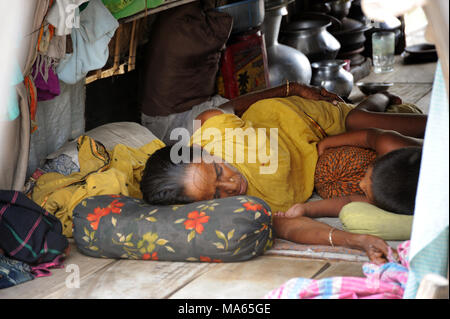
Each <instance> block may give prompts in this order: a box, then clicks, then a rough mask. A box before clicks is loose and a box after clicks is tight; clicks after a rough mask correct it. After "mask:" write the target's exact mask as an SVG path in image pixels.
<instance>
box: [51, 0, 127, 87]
mask: <svg viewBox="0 0 450 319" xmlns="http://www.w3.org/2000/svg"><path fill="white" fill-rule="evenodd" d="M118 27H119V23H118V22H117V20H116V19H115V18H114V17H113V16H112V14H111V13H110V12H109V10H108V9H106V7H105V6H104V5H103V3H102V2H101V0H91V1H90V2H89V5H88V6H87V7H86V9H85V10H84V11H83V12H81V13H80V27H79V28H73V29H72V33H71V37H72V43H73V53H72V54H66V56H65V57H64V58H63V59H62V60H61V61H60V62H59V65H58V67H57V68H56V72H57V74H58V77H59V79H60V80H61V81H64V82H65V83H68V84H75V83H77V82H78V81H80V80H81V79H82V78H83V77H85V76H86V74H87V73H88V72H89V71H91V70H98V69H101V68H102V67H103V66H105V64H106V62H107V60H108V57H109V50H108V44H109V41H110V40H111V38H112V37H113V36H114V32H115V31H116V29H117V28H118Z"/></svg>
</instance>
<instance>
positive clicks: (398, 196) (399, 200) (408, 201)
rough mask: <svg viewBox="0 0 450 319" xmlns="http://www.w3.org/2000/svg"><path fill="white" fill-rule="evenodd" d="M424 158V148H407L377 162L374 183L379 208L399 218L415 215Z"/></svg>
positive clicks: (375, 163)
mask: <svg viewBox="0 0 450 319" xmlns="http://www.w3.org/2000/svg"><path fill="white" fill-rule="evenodd" d="M421 158H422V148H421V147H405V148H400V149H397V150H395V151H392V152H389V153H387V154H385V155H383V156H381V157H379V158H377V159H376V160H375V161H374V163H373V170H372V177H371V182H372V194H373V200H374V202H375V203H374V204H375V205H376V206H378V207H380V208H382V209H384V210H387V211H390V212H393V213H397V214H403V215H412V214H413V213H414V206H415V202H416V192H417V182H418V180H419V171H420V161H421Z"/></svg>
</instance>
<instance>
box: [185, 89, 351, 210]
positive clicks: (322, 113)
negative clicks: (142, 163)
mask: <svg viewBox="0 0 450 319" xmlns="http://www.w3.org/2000/svg"><path fill="white" fill-rule="evenodd" d="M352 108H353V107H352V106H350V105H348V104H345V103H340V104H339V105H337V106H335V105H333V104H331V103H327V102H324V101H313V100H308V99H303V98H300V97H297V96H293V97H287V98H274V99H265V100H260V101H258V102H256V103H254V104H253V105H252V106H250V107H249V108H248V110H247V111H246V112H245V113H244V114H243V116H242V118H239V117H237V116H235V115H233V114H221V115H218V116H214V117H211V118H209V119H208V120H207V121H205V122H204V123H203V125H202V127H201V128H200V129H198V130H196V131H195V132H194V134H193V136H192V138H191V143H195V144H198V145H201V146H203V147H204V148H205V149H206V150H207V151H209V152H210V153H211V154H213V155H216V156H219V157H221V158H222V159H224V160H225V161H226V162H228V163H230V164H232V165H233V166H234V167H236V168H237V169H238V170H239V171H240V172H241V173H242V174H243V175H244V176H245V177H246V179H247V181H248V190H247V195H250V196H256V197H259V198H262V199H263V200H265V201H266V202H267V203H268V204H269V205H270V207H271V209H272V211H274V212H275V211H286V210H287V209H288V208H290V207H291V206H292V205H293V204H295V203H302V202H305V201H306V200H307V199H308V198H309V197H310V196H311V194H312V192H313V188H314V171H315V167H316V163H317V159H318V154H317V148H316V144H317V142H318V141H320V140H321V139H323V138H324V137H325V136H324V133H323V132H325V133H326V134H327V135H336V134H340V133H343V132H344V131H345V118H346V116H347V114H348V113H349V112H350V110H351V109H352ZM271 128H272V131H271V130H270V129H271ZM227 129H228V134H227ZM239 129H240V130H239ZM258 129H260V130H258ZM264 129H265V130H264ZM274 129H275V130H277V132H276V133H275V131H274ZM231 133H233V134H234V135H233V134H231ZM275 135H276V136H277V141H276V143H275V140H272V141H270V138H271V136H272V137H275ZM264 140H265V142H266V143H265V145H264V144H263V143H261V141H264ZM264 151H265V152H264ZM264 153H265V154H264ZM271 154H272V156H269V155H271ZM239 155H240V156H242V160H240V159H239V158H238V156H239ZM263 155H267V157H270V160H269V161H267V159H266V160H265V159H264V156H263ZM252 156H253V157H252Z"/></svg>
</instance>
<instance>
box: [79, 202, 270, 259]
mask: <svg viewBox="0 0 450 319" xmlns="http://www.w3.org/2000/svg"><path fill="white" fill-rule="evenodd" d="M73 223H74V231H73V237H74V239H75V243H76V245H77V247H78V249H79V250H80V251H81V252H82V253H83V254H85V255H88V256H92V257H103V258H125V259H144V260H163V261H194V262H237V261H244V260H248V259H251V258H253V257H255V256H258V255H261V254H263V253H264V252H265V251H266V250H267V249H269V248H270V247H271V246H272V243H273V234H272V223H271V212H270V208H269V206H268V205H267V204H266V203H265V202H264V201H263V200H261V199H259V198H256V197H251V196H235V197H229V198H222V199H216V200H210V201H202V202H195V203H191V204H185V205H170V206H152V205H149V204H146V203H145V202H144V201H142V200H139V199H136V198H131V197H126V196H118V195H101V196H94V197H89V198H87V199H85V200H83V201H82V202H81V203H80V204H79V205H78V206H77V207H75V209H74V211H73Z"/></svg>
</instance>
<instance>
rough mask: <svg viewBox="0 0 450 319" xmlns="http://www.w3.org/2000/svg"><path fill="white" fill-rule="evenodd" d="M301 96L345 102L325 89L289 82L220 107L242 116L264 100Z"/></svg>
mask: <svg viewBox="0 0 450 319" xmlns="http://www.w3.org/2000/svg"><path fill="white" fill-rule="evenodd" d="M293 95H296V96H300V97H303V98H306V99H312V100H323V101H327V102H330V103H333V104H337V103H338V102H343V100H342V99H341V98H340V97H339V96H338V95H336V94H334V93H331V92H328V91H327V90H325V89H323V88H322V89H320V88H317V87H314V86H309V85H305V84H300V83H296V82H287V83H286V84H283V85H280V86H277V87H273V88H269V89H264V90H260V91H255V92H251V93H248V94H245V95H241V96H239V97H237V98H235V99H232V100H230V101H228V102H227V103H224V104H222V105H221V106H220V107H221V108H225V107H228V106H231V107H232V108H233V110H234V112H235V114H236V115H238V116H241V115H242V114H243V113H244V112H245V111H246V110H247V109H248V108H249V107H250V105H252V104H254V103H256V102H258V101H259V100H263V99H270V98H276V97H287V96H293Z"/></svg>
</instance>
